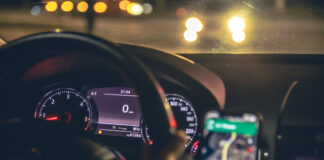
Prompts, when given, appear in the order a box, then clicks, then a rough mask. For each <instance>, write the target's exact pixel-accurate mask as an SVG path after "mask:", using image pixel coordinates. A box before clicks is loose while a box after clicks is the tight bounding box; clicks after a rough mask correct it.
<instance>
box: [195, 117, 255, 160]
mask: <svg viewBox="0 0 324 160" xmlns="http://www.w3.org/2000/svg"><path fill="white" fill-rule="evenodd" d="M258 130H259V119H258V116H257V115H255V114H250V113H244V114H241V115H221V114H220V113H219V112H217V111H210V112H208V113H207V114H206V116H205V124H204V133H203V136H204V140H203V146H202V148H201V155H202V158H203V159H204V160H256V159H257V150H258V148H257V144H258V142H257V141H258Z"/></svg>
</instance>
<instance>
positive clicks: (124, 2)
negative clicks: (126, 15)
mask: <svg viewBox="0 0 324 160" xmlns="http://www.w3.org/2000/svg"><path fill="white" fill-rule="evenodd" d="M129 4H130V1H128V0H121V1H120V2H119V8H120V9H121V10H122V11H126V10H127V6H128V5H129Z"/></svg>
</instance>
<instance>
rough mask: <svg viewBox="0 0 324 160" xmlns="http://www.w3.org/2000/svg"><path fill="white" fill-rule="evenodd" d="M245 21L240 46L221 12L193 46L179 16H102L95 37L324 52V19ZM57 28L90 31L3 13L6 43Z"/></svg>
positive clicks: (68, 20) (204, 47) (186, 48)
mask: <svg viewBox="0 0 324 160" xmlns="http://www.w3.org/2000/svg"><path fill="white" fill-rule="evenodd" d="M245 18H246V21H247V24H246V30H245V34H246V39H245V41H244V42H243V43H241V44H237V43H235V42H234V41H233V40H232V39H231V33H230V31H229V30H228V29H227V21H228V19H227V18H225V17H224V16H222V14H221V13H217V12H213V13H212V12H211V13H208V17H207V16H204V17H203V18H202V21H203V23H204V30H203V31H202V32H200V33H198V40H197V41H195V42H193V43H188V42H186V41H185V40H184V39H183V32H184V31H185V26H184V21H185V18H178V17H176V16H165V17H161V16H152V17H142V18H141V17H108V16H106V17H99V18H97V19H96V21H95V29H94V32H93V33H94V34H95V35H97V36H99V37H102V38H104V39H108V40H112V41H115V42H127V43H134V44H140V45H144V46H150V47H153V48H157V49H162V50H164V51H169V52H176V53H180V52H181V53H184V52H186V53H194V52H214V53H315V54H316V53H324V45H323V42H324V20H323V18H320V17H318V18H309V17H308V18H305V17H298V16H293V17H291V16H290V18H287V17H280V18H274V17H262V18H260V17H259V18H257V16H250V17H245ZM55 28H60V29H62V30H65V31H77V32H86V20H85V18H84V17H81V16H75V15H71V14H65V15H53V14H48V13H45V14H41V15H38V16H31V15H30V13H29V11H19V12H17V11H14V10H4V9H1V10H0V36H2V37H4V38H5V39H6V40H7V41H10V40H13V39H16V38H19V37H21V36H24V35H28V34H31V33H37V32H43V31H53V30H54V29H55Z"/></svg>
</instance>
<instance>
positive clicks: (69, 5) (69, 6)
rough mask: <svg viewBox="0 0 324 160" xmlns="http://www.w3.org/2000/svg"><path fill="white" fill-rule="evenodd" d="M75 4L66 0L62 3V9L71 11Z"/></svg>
mask: <svg viewBox="0 0 324 160" xmlns="http://www.w3.org/2000/svg"><path fill="white" fill-rule="evenodd" d="M73 7H74V4H73V3H72V2H71V1H64V2H63V3H62V4H61V10H62V11H63V12H71V11H72V10H73Z"/></svg>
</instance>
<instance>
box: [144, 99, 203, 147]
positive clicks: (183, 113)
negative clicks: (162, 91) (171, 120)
mask: <svg viewBox="0 0 324 160" xmlns="http://www.w3.org/2000/svg"><path fill="white" fill-rule="evenodd" d="M166 96H167V100H168V102H169V104H170V106H171V108H172V111H173V114H174V117H175V119H176V121H177V124H178V129H182V130H184V131H185V133H186V135H187V143H186V144H185V146H186V147H188V146H189V145H190V144H191V143H192V141H193V139H194V138H195V136H196V133H197V128H198V119H197V114H196V111H195V109H194V107H193V105H192V104H191V103H190V102H189V101H188V100H187V99H186V98H184V97H183V96H180V95H178V94H167V95H166ZM141 123H142V124H141V126H142V131H141V133H142V137H143V140H144V142H145V143H147V144H152V143H153V141H152V139H151V136H150V134H149V128H148V127H147V125H146V124H145V123H144V122H143V121H142V122H141Z"/></svg>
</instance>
